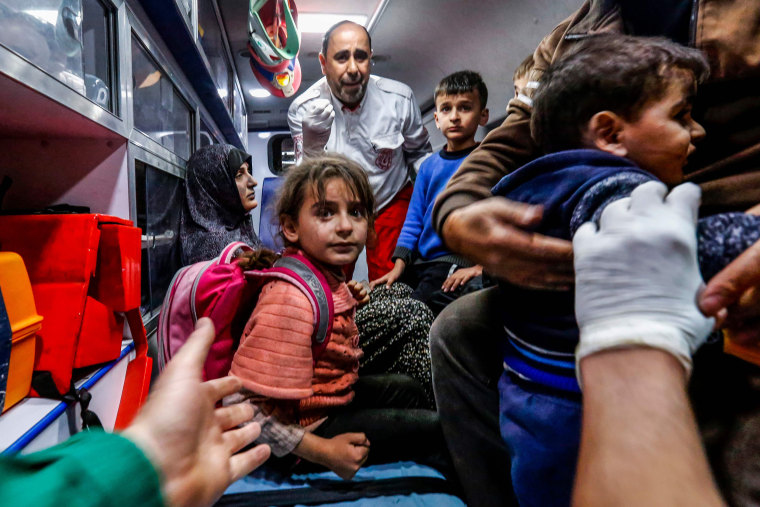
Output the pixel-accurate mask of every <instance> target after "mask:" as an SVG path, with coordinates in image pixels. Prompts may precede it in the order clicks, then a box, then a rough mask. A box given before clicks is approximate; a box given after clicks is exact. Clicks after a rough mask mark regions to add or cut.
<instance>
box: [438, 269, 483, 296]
mask: <svg viewBox="0 0 760 507" xmlns="http://www.w3.org/2000/svg"><path fill="white" fill-rule="evenodd" d="M482 274H483V266H481V265H479V264H478V265H475V266H472V267H471V268H461V269H457V270H456V271H454V272H453V273H452V274H451V276H450V277H448V278H447V279H446V280H444V281H443V285H441V289H443V292H453V291H455V290H457V288H459V287H462V286H463V285H464V284H466V283H467V282H469V281H470V280H472V279H473V278H475V277H476V276H480V275H482Z"/></svg>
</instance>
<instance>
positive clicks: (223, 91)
mask: <svg viewBox="0 0 760 507" xmlns="http://www.w3.org/2000/svg"><path fill="white" fill-rule="evenodd" d="M216 93H218V94H219V96H220V97H221V98H223V99H226V98H227V90H226V89H225V88H217V89H216Z"/></svg>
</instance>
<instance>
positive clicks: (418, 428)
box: [295, 373, 451, 475]
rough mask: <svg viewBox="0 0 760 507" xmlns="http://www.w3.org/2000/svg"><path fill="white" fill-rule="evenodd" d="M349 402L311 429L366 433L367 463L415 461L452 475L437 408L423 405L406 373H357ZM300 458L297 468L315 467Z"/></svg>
mask: <svg viewBox="0 0 760 507" xmlns="http://www.w3.org/2000/svg"><path fill="white" fill-rule="evenodd" d="M354 392H355V396H354V399H353V401H352V402H351V403H349V404H348V405H346V406H344V407H340V408H337V409H333V410H331V411H330V414H329V417H328V418H327V420H326V421H325V422H324V423H322V424H320V425H319V427H317V428H316V429H315V430H314V434H315V435H318V436H320V437H323V438H332V437H334V436H336V435H340V434H342V433H364V434H365V435H366V436H367V438H368V439H369V442H370V448H369V449H370V450H369V457H368V458H367V461H366V464H367V465H373V464H380V463H392V462H395V461H416V462H418V463H422V464H425V465H429V466H432V467H434V468H436V469H437V470H439V471H440V472H441V473H443V474H444V475H450V473H451V465H450V460H449V457H448V452H447V450H446V444H445V442H444V440H443V434H442V433H441V427H440V424H439V422H438V414H436V412H434V411H432V410H427V409H423V408H420V407H423V406H424V405H425V393H424V391H423V390H422V388H421V387H420V385H419V383H418V382H417V381H415V380H414V379H412V378H411V377H408V376H406V375H397V374H390V373H388V374H381V375H366V376H363V377H362V376H360V378H359V380H358V382H357V383H356V384H354ZM317 468H318V466H317V465H313V464H311V463H308V462H306V461H301V462H300V464H299V465H298V466H297V467H296V469H295V472H297V473H302V472H307V471H311V470H315V469H317Z"/></svg>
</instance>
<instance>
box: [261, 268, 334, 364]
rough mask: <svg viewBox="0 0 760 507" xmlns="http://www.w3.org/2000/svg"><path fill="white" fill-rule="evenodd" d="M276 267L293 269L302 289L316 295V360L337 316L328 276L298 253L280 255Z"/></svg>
mask: <svg viewBox="0 0 760 507" xmlns="http://www.w3.org/2000/svg"><path fill="white" fill-rule="evenodd" d="M274 267H278V268H279V267H282V268H287V269H289V270H291V271H292V272H293V273H295V274H296V276H297V277H298V280H299V282H300V283H301V284H302V285H303V288H302V289H301V290H303V289H306V292H311V294H312V295H313V297H314V300H315V303H316V310H317V311H316V312H315V313H316V317H317V324H316V326H314V335H313V336H312V352H313V353H314V354H313V355H314V359H315V361H316V358H317V357H318V356H319V354H321V353H322V351H323V350H324V349H325V347H327V342H328V341H329V340H330V335H331V334H332V324H333V318H334V317H335V309H334V307H333V300H332V291H331V290H330V285H329V284H328V283H327V278H325V275H323V274H322V272H321V271H320V270H319V269H317V268H316V267H315V266H314V265H313V264H312V263H311V262H310V261H309V260H308V259H307V258H306V257H304V256H303V255H301V254H298V253H294V254H288V255H285V256H283V257H280V258H279V259H278V260H277V262H275V263H274Z"/></svg>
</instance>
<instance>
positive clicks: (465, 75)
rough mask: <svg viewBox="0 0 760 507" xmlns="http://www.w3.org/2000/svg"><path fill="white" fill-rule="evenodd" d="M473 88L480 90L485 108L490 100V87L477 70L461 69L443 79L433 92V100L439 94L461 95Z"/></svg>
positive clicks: (483, 107)
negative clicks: (487, 86)
mask: <svg viewBox="0 0 760 507" xmlns="http://www.w3.org/2000/svg"><path fill="white" fill-rule="evenodd" d="M473 90H477V91H478V96H479V97H480V108H481V109H485V108H486V103H487V102H488V88H486V84H485V83H484V82H483V78H482V77H480V74H478V73H477V72H473V71H471V70H460V71H459V72H454V73H453V74H449V75H448V76H446V77H445V78H443V79H441V82H440V83H438V86H436V87H435V91H434V92H433V101H435V99H437V98H438V96H439V95H459V94H462V93H467V92H471V91H473Z"/></svg>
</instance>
